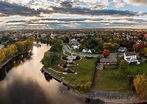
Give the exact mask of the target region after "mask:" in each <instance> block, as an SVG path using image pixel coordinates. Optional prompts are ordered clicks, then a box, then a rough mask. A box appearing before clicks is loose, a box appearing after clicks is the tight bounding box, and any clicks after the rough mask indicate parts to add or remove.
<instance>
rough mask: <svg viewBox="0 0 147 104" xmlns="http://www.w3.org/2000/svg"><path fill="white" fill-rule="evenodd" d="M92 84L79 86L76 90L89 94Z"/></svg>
mask: <svg viewBox="0 0 147 104" xmlns="http://www.w3.org/2000/svg"><path fill="white" fill-rule="evenodd" d="M91 84H92V83H91V82H87V83H86V84H77V85H76V86H75V89H77V90H78V91H79V92H82V93H87V92H89V91H90V87H91Z"/></svg>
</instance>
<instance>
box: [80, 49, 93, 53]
mask: <svg viewBox="0 0 147 104" xmlns="http://www.w3.org/2000/svg"><path fill="white" fill-rule="evenodd" d="M82 52H84V53H92V51H91V49H87V48H85V49H83V50H82Z"/></svg>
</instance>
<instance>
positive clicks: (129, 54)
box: [125, 52, 136, 56]
mask: <svg viewBox="0 0 147 104" xmlns="http://www.w3.org/2000/svg"><path fill="white" fill-rule="evenodd" d="M125 54H126V56H134V55H136V52H125Z"/></svg>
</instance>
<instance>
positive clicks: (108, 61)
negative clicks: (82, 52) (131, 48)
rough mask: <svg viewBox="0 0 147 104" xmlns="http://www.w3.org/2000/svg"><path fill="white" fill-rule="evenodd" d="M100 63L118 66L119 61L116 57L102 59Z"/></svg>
mask: <svg viewBox="0 0 147 104" xmlns="http://www.w3.org/2000/svg"><path fill="white" fill-rule="evenodd" d="M100 63H101V64H103V65H116V64H117V59H116V57H112V56H109V57H107V58H101V59H100Z"/></svg>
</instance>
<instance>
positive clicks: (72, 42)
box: [69, 39, 80, 45]
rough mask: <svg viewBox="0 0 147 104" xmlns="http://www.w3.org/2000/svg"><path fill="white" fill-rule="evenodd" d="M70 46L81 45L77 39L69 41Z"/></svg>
mask: <svg viewBox="0 0 147 104" xmlns="http://www.w3.org/2000/svg"><path fill="white" fill-rule="evenodd" d="M69 44H71V45H79V44H80V43H79V42H78V41H77V40H76V39H71V40H69Z"/></svg>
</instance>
